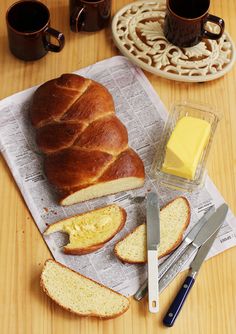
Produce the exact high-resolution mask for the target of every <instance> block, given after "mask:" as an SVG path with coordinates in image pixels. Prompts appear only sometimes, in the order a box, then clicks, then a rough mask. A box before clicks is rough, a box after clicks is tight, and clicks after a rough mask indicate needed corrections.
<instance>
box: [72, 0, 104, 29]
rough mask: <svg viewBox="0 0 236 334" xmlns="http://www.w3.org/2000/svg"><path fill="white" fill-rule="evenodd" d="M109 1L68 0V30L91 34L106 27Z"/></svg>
mask: <svg viewBox="0 0 236 334" xmlns="http://www.w3.org/2000/svg"><path fill="white" fill-rule="evenodd" d="M110 17H111V0H97V1H94V0H70V28H71V30H72V31H74V32H78V31H87V32H93V31H97V30H101V29H103V28H105V27H107V26H108V24H109V22H110Z"/></svg>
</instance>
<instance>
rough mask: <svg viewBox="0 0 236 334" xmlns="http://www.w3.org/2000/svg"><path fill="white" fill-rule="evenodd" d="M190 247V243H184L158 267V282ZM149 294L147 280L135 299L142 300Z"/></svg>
mask: <svg viewBox="0 0 236 334" xmlns="http://www.w3.org/2000/svg"><path fill="white" fill-rule="evenodd" d="M187 246H188V243H187V242H186V241H183V242H182V244H180V246H179V247H178V248H177V249H176V250H175V251H174V252H173V253H172V254H171V255H170V256H169V257H168V258H167V259H166V260H165V261H164V262H162V264H160V265H159V267H158V271H159V274H158V280H160V279H161V278H162V276H163V275H164V274H165V273H166V272H167V270H169V268H170V267H171V266H172V264H174V263H175V261H177V260H178V258H179V257H180V256H181V255H182V254H183V252H184V251H185V249H186V247H187ZM147 292H148V280H145V281H144V282H143V284H142V285H141V286H140V288H139V289H138V291H137V292H136V293H135V295H134V298H135V299H136V300H141V299H142V298H143V297H145V295H146V294H147Z"/></svg>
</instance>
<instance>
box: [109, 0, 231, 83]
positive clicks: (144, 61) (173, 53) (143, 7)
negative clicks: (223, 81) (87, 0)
mask: <svg viewBox="0 0 236 334" xmlns="http://www.w3.org/2000/svg"><path fill="white" fill-rule="evenodd" d="M165 9H166V1H165V0H159V1H158V2H148V1H137V2H134V3H131V4H129V5H127V6H125V7H123V8H122V9H121V10H120V11H119V12H118V13H117V14H116V15H115V16H114V18H113V21H112V34H113V39H114V42H115V44H116V46H117V47H118V48H119V50H120V51H121V53H122V54H124V55H125V56H127V57H128V58H129V59H130V60H131V61H133V62H134V63H135V64H136V65H138V66H140V67H141V68H143V69H145V70H147V71H149V72H152V73H155V74H157V75H159V76H162V77H166V78H168V79H172V80H177V81H191V82H202V81H209V80H214V79H216V78H219V77H221V76H222V75H224V74H225V73H226V72H228V71H229V70H230V69H231V67H232V66H233V63H234V61H235V47H234V45H233V42H232V40H231V38H230V37H229V35H228V34H227V33H226V32H225V33H224V34H223V36H222V37H221V38H220V39H219V40H218V41H214V40H209V39H205V40H203V41H202V42H200V43H199V44H197V45H195V46H193V47H190V48H179V47H177V46H174V45H173V44H171V43H170V42H168V41H167V39H166V38H165V36H164V34H163V30H162V25H163V22H164V17H165ZM217 29H218V27H217V26H215V25H212V24H209V25H208V30H210V31H212V32H216V31H217Z"/></svg>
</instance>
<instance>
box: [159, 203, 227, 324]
mask: <svg viewBox="0 0 236 334" xmlns="http://www.w3.org/2000/svg"><path fill="white" fill-rule="evenodd" d="M227 212H228V206H227V205H226V204H222V205H221V206H220V207H219V208H218V209H217V210H216V212H215V214H214V215H213V217H212V218H215V224H216V226H218V228H217V229H216V231H215V232H214V234H213V235H212V236H211V237H210V238H209V239H208V240H207V241H206V242H205V243H204V244H203V245H202V246H201V247H200V248H199V250H198V251H197V254H196V256H195V257H194V259H193V261H192V263H191V265H190V273H189V275H188V276H187V278H186V279H185V281H184V283H183V285H182V287H181V288H180V290H179V292H178V293H177V295H176V297H175V299H174V301H173V303H172V304H171V306H170V308H169V310H168V311H167V313H166V315H165V317H164V319H163V324H164V325H166V326H168V327H172V326H173V324H174V322H175V320H176V318H177V316H178V314H179V312H180V310H181V308H182V306H183V304H184V301H185V300H186V298H187V296H188V294H189V292H190V290H191V288H192V286H193V284H194V282H195V279H196V276H197V274H198V272H199V270H200V268H201V265H202V263H203V262H204V260H205V258H206V256H207V254H208V253H209V251H210V249H211V247H212V244H213V243H214V241H215V239H216V236H217V234H218V231H219V229H220V227H221V225H222V224H223V222H224V220H225V217H226V215H227Z"/></svg>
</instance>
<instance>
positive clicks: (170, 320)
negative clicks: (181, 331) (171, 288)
mask: <svg viewBox="0 0 236 334" xmlns="http://www.w3.org/2000/svg"><path fill="white" fill-rule="evenodd" d="M194 282H195V279H194V278H193V277H191V276H188V277H187V278H186V279H185V281H184V283H183V285H182V287H181V288H180V290H179V292H178V293H177V295H176V297H175V299H174V301H173V303H172V304H171V306H170V308H169V310H168V311H167V313H166V315H165V317H164V319H163V324H164V325H165V326H167V327H172V326H173V325H174V322H175V320H176V318H177V316H178V314H179V312H180V310H181V308H182V306H183V304H184V301H185V299H186V298H187V296H188V294H189V292H190V290H191V288H192V286H193V284H194Z"/></svg>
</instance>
